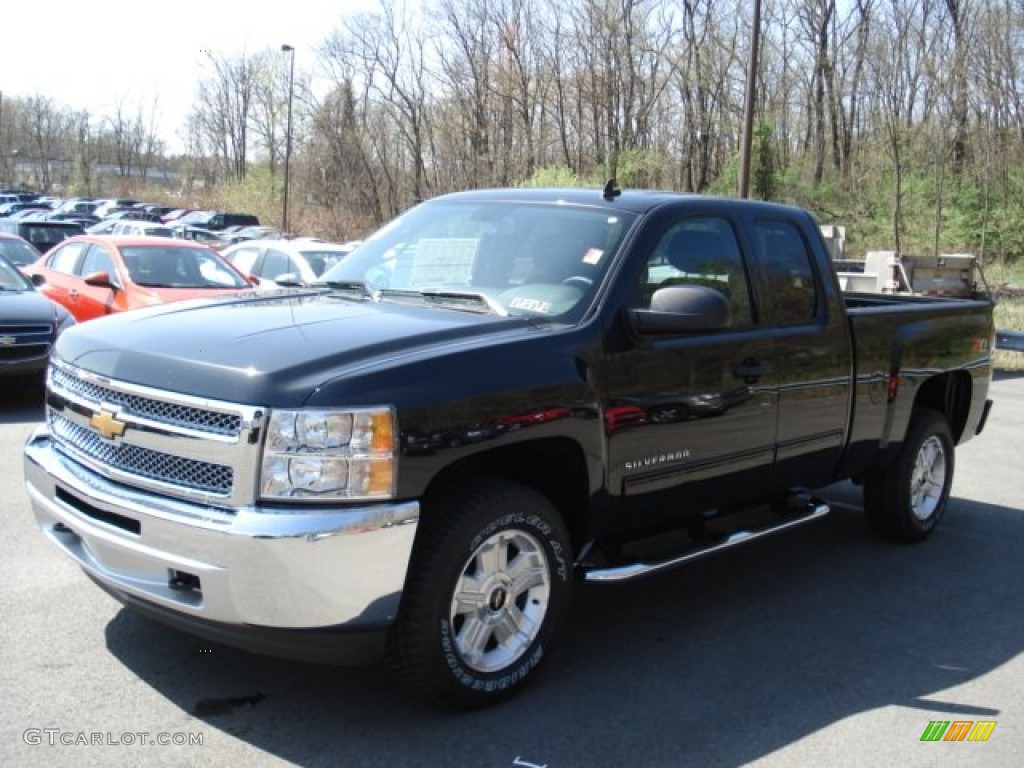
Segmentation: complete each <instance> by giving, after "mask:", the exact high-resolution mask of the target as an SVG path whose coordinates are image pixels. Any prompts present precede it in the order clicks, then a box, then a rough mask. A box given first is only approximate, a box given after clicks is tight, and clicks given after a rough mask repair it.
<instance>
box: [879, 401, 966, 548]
mask: <svg viewBox="0 0 1024 768" xmlns="http://www.w3.org/2000/svg"><path fill="white" fill-rule="evenodd" d="M954 448H955V446H954V443H953V433H952V431H951V430H950V428H949V422H948V421H947V420H946V417H945V416H943V415H942V414H941V413H939V412H938V411H934V410H932V409H930V408H919V409H917V410H915V411H914V413H913V414H912V416H911V419H910V426H909V428H908V429H907V436H906V439H905V440H904V441H903V444H902V445H901V446H900V448H899V453H898V454H897V455H896V456H895V458H894V459H893V460H892V461H891V462H890V463H888V464H886V465H885V466H884V467H880V468H879V469H876V470H874V471H873V472H872V473H871V474H869V475H868V476H867V478H865V481H864V511H865V512H866V514H867V520H868V524H869V525H870V526H871V528H872V529H873V530H874V531H875V532H876V533H878V534H879V535H881V536H884V537H885V538H887V539H891V540H893V541H900V542H914V541H921V540H922V539H924V538H925V537H927V536H928V534H930V533H931V532H932V531H933V530H934V529H935V526H936V525H938V523H939V520H941V519H942V516H943V514H945V511H946V503H947V501H948V500H949V490H950V488H951V487H952V485H953V467H954Z"/></svg>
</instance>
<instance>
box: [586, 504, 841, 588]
mask: <svg viewBox="0 0 1024 768" xmlns="http://www.w3.org/2000/svg"><path fill="white" fill-rule="evenodd" d="M828 513H829V508H828V505H827V504H825V503H824V502H822V501H817V500H815V501H814V502H812V503H811V504H809V505H808V508H807V511H806V512H803V513H802V514H800V515H799V516H797V517H787V518H786V519H785V520H783V521H782V522H779V523H775V524H773V525H766V526H764V527H761V528H754V529H750V530H743V531H736V532H735V533H732V534H729V535H728V536H726V537H725V538H723V539H719V540H717V541H715V542H712V543H708V544H704V545H697V546H695V547H694V548H693V549H691V550H690V551H688V552H686V553H685V554H682V555H679V556H678V557H673V558H670V559H668V560H662V561H660V562H656V563H630V564H628V565H620V566H614V567H611V568H595V569H593V570H589V571H586V572H585V574H584V580H585V581H588V582H598V583H610V582H615V581H627V580H629V579H635V578H639V577H640V576H649V575H651V574H652V573H658V572H660V571H667V570H668V569H669V568H675V567H677V566H679V565H683V564H684V563H688V562H690V561H691V560H696V559H697V558H700V557H704V556H705V555H710V554H712V553H714V552H720V551H721V550H723V549H728V548H730V547H734V546H736V545H737V544H745V543H746V542H748V541H753V540H754V539H758V538H760V537H762V536H767V535H768V534H770V533H775V532H776V531H782V530H785V529H786V528H792V527H793V526H797V525H801V524H803V523H807V522H810V521H811V520H817V519H818V518H819V517H824V516H825V515H827V514H828Z"/></svg>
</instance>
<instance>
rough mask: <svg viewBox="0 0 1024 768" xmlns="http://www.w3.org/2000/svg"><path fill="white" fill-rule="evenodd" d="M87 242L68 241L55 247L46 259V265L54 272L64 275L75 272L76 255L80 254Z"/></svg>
mask: <svg viewBox="0 0 1024 768" xmlns="http://www.w3.org/2000/svg"><path fill="white" fill-rule="evenodd" d="M86 245H87V243H69V244H68V245H65V246H62V247H60V248H57V249H56V250H55V251H54V252H53V254H52V255H51V256H50V258H49V259H48V260H47V262H46V263H47V266H49V268H50V269H52V270H53V271H54V272H63V273H64V274H66V275H73V274H75V265H76V264H77V263H78V257H79V256H81V255H82V251H84V250H85V247H86Z"/></svg>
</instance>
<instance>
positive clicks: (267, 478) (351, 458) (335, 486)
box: [260, 407, 396, 499]
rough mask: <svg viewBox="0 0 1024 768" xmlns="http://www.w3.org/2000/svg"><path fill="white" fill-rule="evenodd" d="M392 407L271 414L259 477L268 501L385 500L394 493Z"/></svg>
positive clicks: (275, 412)
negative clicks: (295, 499)
mask: <svg viewBox="0 0 1024 768" xmlns="http://www.w3.org/2000/svg"><path fill="white" fill-rule="evenodd" d="M395 454H396V451H395V415H394V412H393V411H392V409H391V408H387V407H382V408H359V409H353V410H348V411H326V410H314V409H309V410H305V409H304V410H295V411H290V410H289V411H285V410H280V411H272V412H271V414H270V419H269V421H268V423H267V437H266V442H265V443H264V446H263V464H262V467H261V473H260V496H262V497H263V498H264V499H294V498H301V497H308V498H311V499H314V498H315V499H324V498H327V499H386V498H390V497H391V496H393V495H394V491H395Z"/></svg>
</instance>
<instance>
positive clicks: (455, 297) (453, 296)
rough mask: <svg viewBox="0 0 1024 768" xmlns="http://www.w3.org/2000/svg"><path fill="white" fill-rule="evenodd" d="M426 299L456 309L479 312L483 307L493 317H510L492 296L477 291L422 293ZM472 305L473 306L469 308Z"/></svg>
mask: <svg viewBox="0 0 1024 768" xmlns="http://www.w3.org/2000/svg"><path fill="white" fill-rule="evenodd" d="M420 293H421V294H422V295H423V297H424V298H425V299H428V300H430V301H439V302H444V303H445V304H447V305H448V306H451V307H454V308H455V309H468V310H470V311H479V310H478V309H476V308H477V307H482V308H483V309H485V310H486V311H487V312H490V313H491V314H492V315H498V316H499V317H508V310H507V309H505V308H504V307H503V306H501V304H499V303H498V302H496V301H495V300H494V299H492V298H491V297H490V296H488V295H487V294H484V293H479V292H477V291H441V290H436V291H421V292H420ZM467 305H471V306H467Z"/></svg>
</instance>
